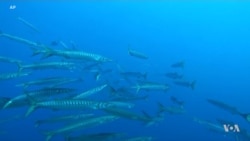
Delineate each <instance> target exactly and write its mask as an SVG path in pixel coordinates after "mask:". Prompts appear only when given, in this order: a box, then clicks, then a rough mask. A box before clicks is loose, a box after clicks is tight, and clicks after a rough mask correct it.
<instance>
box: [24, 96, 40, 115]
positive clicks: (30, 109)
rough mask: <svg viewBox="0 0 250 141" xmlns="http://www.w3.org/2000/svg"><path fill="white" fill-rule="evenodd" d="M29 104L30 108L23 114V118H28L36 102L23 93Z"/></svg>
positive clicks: (35, 106)
mask: <svg viewBox="0 0 250 141" xmlns="http://www.w3.org/2000/svg"><path fill="white" fill-rule="evenodd" d="M25 94H26V96H27V98H28V100H29V102H30V108H29V109H28V111H27V112H26V114H25V117H27V116H29V115H30V114H31V113H32V112H34V111H35V110H36V108H37V105H36V104H37V102H36V101H35V100H34V99H33V98H32V97H31V96H30V95H28V94H27V93H25Z"/></svg>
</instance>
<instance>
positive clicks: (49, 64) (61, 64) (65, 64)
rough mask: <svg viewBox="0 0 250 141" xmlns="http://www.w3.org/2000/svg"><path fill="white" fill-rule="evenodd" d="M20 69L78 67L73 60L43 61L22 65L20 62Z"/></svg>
mask: <svg viewBox="0 0 250 141" xmlns="http://www.w3.org/2000/svg"><path fill="white" fill-rule="evenodd" d="M18 68H19V71H22V70H24V69H32V70H42V69H69V70H73V69H75V68H76V66H75V63H71V62H43V63H34V64H30V65H21V64H20V63H19V64H18Z"/></svg>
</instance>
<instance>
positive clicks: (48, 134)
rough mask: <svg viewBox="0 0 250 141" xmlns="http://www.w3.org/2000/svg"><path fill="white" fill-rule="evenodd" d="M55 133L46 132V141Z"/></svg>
mask: <svg viewBox="0 0 250 141" xmlns="http://www.w3.org/2000/svg"><path fill="white" fill-rule="evenodd" d="M54 134H55V133H53V132H45V133H44V135H46V141H50V140H51V138H52V137H53V136H54Z"/></svg>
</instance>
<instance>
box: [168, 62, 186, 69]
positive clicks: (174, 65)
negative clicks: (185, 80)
mask: <svg viewBox="0 0 250 141" xmlns="http://www.w3.org/2000/svg"><path fill="white" fill-rule="evenodd" d="M184 65H185V62H184V61H180V62H176V63H173V64H172V65H171V67H172V68H182V69H183V68H184Z"/></svg>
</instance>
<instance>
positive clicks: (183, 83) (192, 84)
mask: <svg viewBox="0 0 250 141" xmlns="http://www.w3.org/2000/svg"><path fill="white" fill-rule="evenodd" d="M174 84H175V85H178V86H183V87H190V88H191V89H192V90H194V89H195V84H196V81H192V82H189V81H174Z"/></svg>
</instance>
